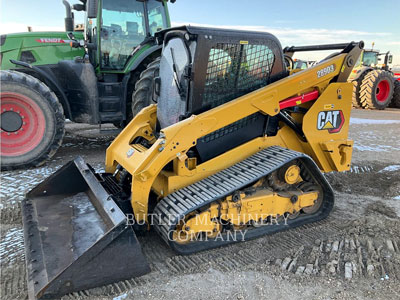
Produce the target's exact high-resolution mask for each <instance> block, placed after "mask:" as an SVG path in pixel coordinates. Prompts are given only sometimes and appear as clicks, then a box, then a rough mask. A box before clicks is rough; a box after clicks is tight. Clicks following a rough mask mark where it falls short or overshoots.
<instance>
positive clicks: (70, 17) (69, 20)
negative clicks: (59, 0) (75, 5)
mask: <svg viewBox="0 0 400 300" xmlns="http://www.w3.org/2000/svg"><path fill="white" fill-rule="evenodd" d="M63 4H64V6H65V11H66V18H65V19H64V20H65V31H74V14H73V13H72V11H71V5H70V4H69V3H68V1H66V0H63Z"/></svg>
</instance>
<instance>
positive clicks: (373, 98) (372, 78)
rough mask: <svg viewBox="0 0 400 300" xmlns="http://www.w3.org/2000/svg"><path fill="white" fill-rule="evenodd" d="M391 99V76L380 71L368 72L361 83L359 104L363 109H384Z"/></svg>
mask: <svg viewBox="0 0 400 300" xmlns="http://www.w3.org/2000/svg"><path fill="white" fill-rule="evenodd" d="M392 97H393V76H392V75H391V74H390V73H389V72H387V71H382V70H373V71H371V72H369V73H368V74H367V75H366V76H365V78H364V79H363V81H362V83H361V89H360V103H361V106H362V107H363V108H365V109H385V108H386V107H387V106H388V105H389V104H390V102H391V100H392Z"/></svg>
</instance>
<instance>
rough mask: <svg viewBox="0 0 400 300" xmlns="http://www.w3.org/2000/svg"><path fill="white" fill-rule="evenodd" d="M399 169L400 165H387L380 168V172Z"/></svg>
mask: <svg viewBox="0 0 400 300" xmlns="http://www.w3.org/2000/svg"><path fill="white" fill-rule="evenodd" d="M398 170H400V165H391V166H387V167H386V168H384V169H382V170H380V171H379V173H382V172H393V171H398Z"/></svg>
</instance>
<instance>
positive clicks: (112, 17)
mask: <svg viewBox="0 0 400 300" xmlns="http://www.w3.org/2000/svg"><path fill="white" fill-rule="evenodd" d="M82 2H83V3H86V7H85V10H86V24H85V29H86V31H85V33H86V34H85V37H86V41H85V45H86V48H87V52H88V53H89V57H90V61H91V62H92V64H93V65H94V66H96V67H99V68H100V69H99V70H104V71H121V70H123V69H124V67H125V66H126V64H127V62H128V60H129V58H130V57H131V56H132V54H133V52H134V50H136V49H139V48H140V47H139V46H141V45H143V44H145V43H146V42H147V41H148V40H149V39H151V37H152V36H154V33H156V32H157V31H160V30H162V29H165V28H168V27H170V21H169V16H168V10H167V5H166V2H165V1H159V0H146V1H142V0H134V1H131V0H87V1H82ZM64 4H65V5H68V4H66V3H65V2H64ZM73 8H74V9H78V10H79V9H80V8H81V6H76V5H74V6H73ZM67 12H68V10H67ZM67 14H68V13H67ZM67 18H68V16H67ZM66 29H67V31H69V30H68V28H66ZM74 45H75V46H76V47H79V46H81V44H80V43H75V44H74Z"/></svg>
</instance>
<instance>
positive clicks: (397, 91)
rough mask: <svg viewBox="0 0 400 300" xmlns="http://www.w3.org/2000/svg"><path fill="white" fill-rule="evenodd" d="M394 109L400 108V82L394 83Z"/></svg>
mask: <svg viewBox="0 0 400 300" xmlns="http://www.w3.org/2000/svg"><path fill="white" fill-rule="evenodd" d="M391 106H392V107H395V108H400V81H399V80H396V81H395V82H394V92H393V100H392V104H391Z"/></svg>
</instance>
